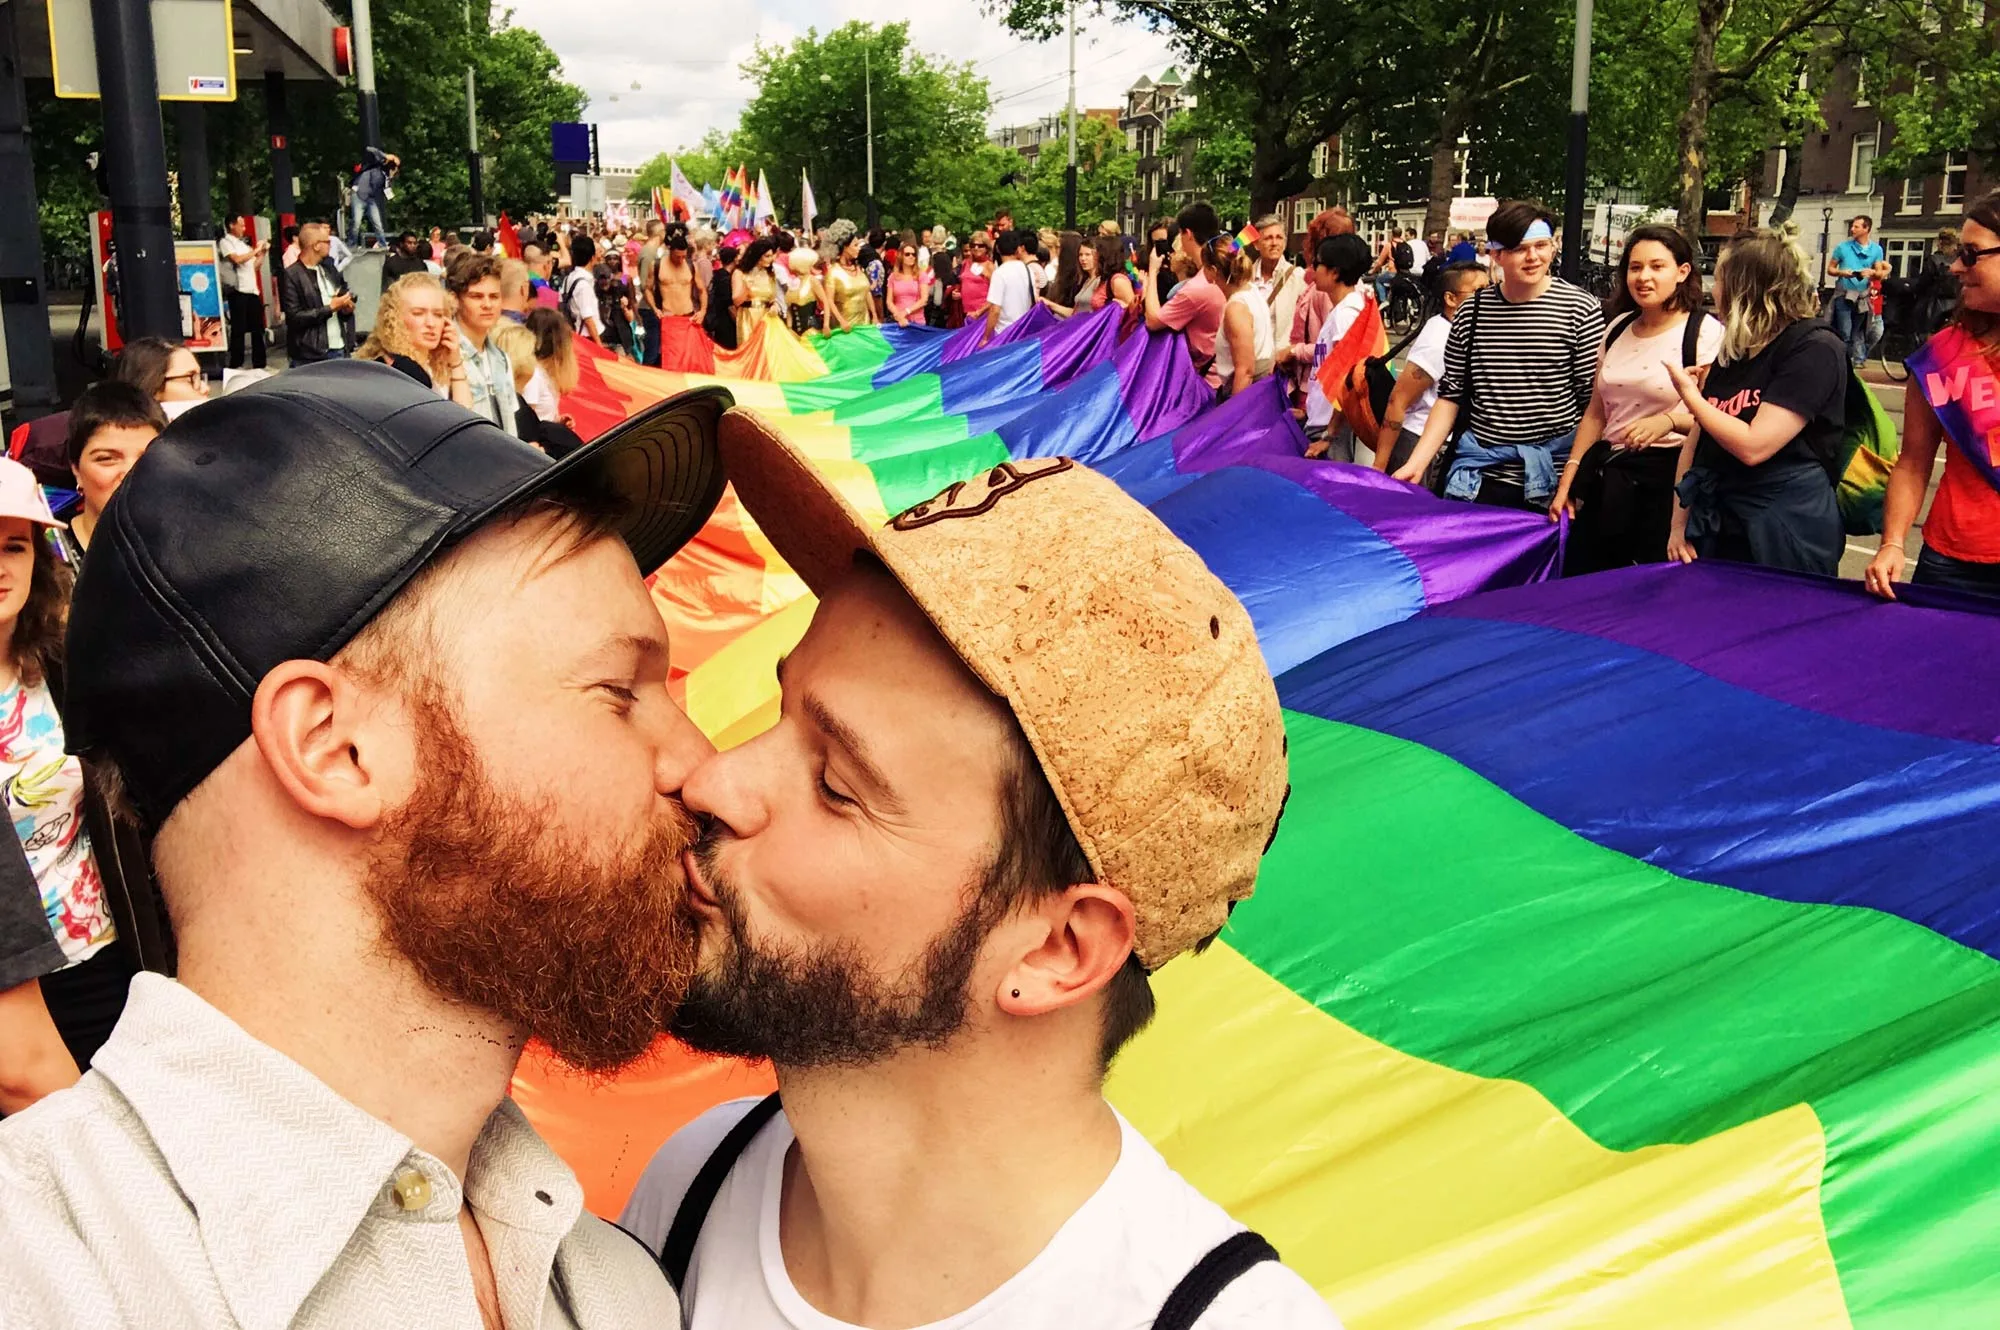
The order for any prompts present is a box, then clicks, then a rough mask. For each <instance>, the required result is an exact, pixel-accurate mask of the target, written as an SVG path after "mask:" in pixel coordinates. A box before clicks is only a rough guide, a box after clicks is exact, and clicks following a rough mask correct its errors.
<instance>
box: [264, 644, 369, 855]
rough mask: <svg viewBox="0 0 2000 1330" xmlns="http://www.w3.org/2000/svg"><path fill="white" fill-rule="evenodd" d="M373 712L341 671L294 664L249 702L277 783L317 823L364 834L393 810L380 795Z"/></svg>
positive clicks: (269, 679) (274, 674)
mask: <svg viewBox="0 0 2000 1330" xmlns="http://www.w3.org/2000/svg"><path fill="white" fill-rule="evenodd" d="M373 710H374V708H373V707H371V706H370V705H369V703H368V699H367V698H366V697H364V696H363V694H362V691H361V690H360V689H359V688H358V687H357V686H356V684H355V682H354V681H353V680H352V679H351V678H349V677H348V676H347V675H346V674H344V673H343V672H342V671H341V670H340V669H339V668H338V667H336V666H333V665H329V664H325V663H323V662H321V661H316V660H288V661H285V662H284V663H283V664H281V665H279V666H278V667H277V668H275V669H273V670H272V671H271V672H270V673H268V674H266V675H265V676H264V679H263V682H261V683H259V684H258V685H257V693H256V696H255V697H253V698H252V699H251V702H250V734H251V737H252V738H253V739H254V740H255V741H256V743H257V751H258V753H259V754H261V755H262V757H263V759H264V764H265V766H267V767H269V768H270V771H271V775H272V778H273V779H275V780H276V781H277V782H278V784H279V786H280V787H282V788H283V789H284V791H285V793H286V794H287V795H289V796H290V797H291V799H292V801H293V802H294V803H296V804H297V805H298V806H299V807H300V808H301V809H303V810H304V811H305V812H307V813H310V814H311V815H312V816H314V817H321V818H326V819H327V820H329V821H332V822H338V823H341V824H342V825H345V826H348V827H351V828H353V829H355V830H357V831H362V830H366V829H368V828H370V827H373V826H375V825H376V824H377V823H378V822H380V821H381V819H382V816H383V814H384V813H385V812H386V811H387V810H388V809H389V808H390V807H391V806H392V802H391V799H390V797H389V796H388V795H387V793H386V792H385V791H384V790H383V788H382V775H383V773H382V771H381V769H380V760H379V759H380V756H381V755H380V754H379V753H378V752H377V751H376V745H377V743H378V742H379V738H378V736H377V735H374V734H370V733H369V732H368V731H369V730H370V729H371V726H370V725H369V724H368V722H369V720H370V719H371V716H372V714H373Z"/></svg>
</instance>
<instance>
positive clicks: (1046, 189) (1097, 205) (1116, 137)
mask: <svg viewBox="0 0 2000 1330" xmlns="http://www.w3.org/2000/svg"><path fill="white" fill-rule="evenodd" d="M1138 163H1139V158H1138V155H1137V154H1136V153H1134V152H1133V151H1132V150H1131V149H1129V148H1127V147H1126V146H1125V135H1124V133H1123V132H1122V131H1121V130H1120V129H1119V128H1118V126H1117V125H1116V124H1115V123H1107V122H1105V121H1103V120H1097V119H1093V118H1091V117H1089V116H1082V117H1079V118H1078V120H1077V122H1076V219H1077V225H1078V226H1079V227H1081V228H1082V229H1084V230H1089V229H1090V227H1091V226H1092V225H1093V224H1094V223H1096V222H1098V221H1099V220H1101V219H1103V218H1106V217H1116V216H1117V215H1118V204H1119V200H1120V199H1121V198H1123V197H1124V194H1125V192H1126V191H1127V190H1129V189H1131V188H1132V184H1133V181H1134V180H1136V179H1137V177H1138V174H1139V166H1138ZM1017 169H1018V168H1017ZM1068 172H1069V132H1068V126H1067V125H1065V126H1064V129H1063V132H1062V133H1061V134H1059V135H1057V136H1056V137H1054V138H1048V139H1043V140H1042V141H1041V143H1040V144H1039V145H1038V147H1037V150H1036V153H1035V160H1034V164H1033V165H1032V166H1031V167H1029V168H1028V170H1027V172H1026V174H1025V175H1023V176H1022V177H1021V178H1020V179H1019V180H1018V181H1017V183H1016V185H1015V193H1014V199H1013V202H1012V204H1011V205H1010V206H1011V207H1012V209H1013V213H1014V220H1015V222H1016V223H1018V224H1019V225H1021V226H1033V227H1043V226H1061V225H1062V224H1063V185H1064V180H1065V177H1066V176H1067V175H1068Z"/></svg>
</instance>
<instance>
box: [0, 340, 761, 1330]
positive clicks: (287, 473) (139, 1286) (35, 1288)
mask: <svg viewBox="0 0 2000 1330" xmlns="http://www.w3.org/2000/svg"><path fill="white" fill-rule="evenodd" d="M728 401H729V398H728V396H727V394H725V393H722V392H720V391H718V390H713V389H710V390H705V391H703V392H701V393H695V394H688V395H686V396H684V397H681V398H678V399H674V400H672V401H669V402H666V403H663V404H661V406H660V407H658V408H656V409H655V410H653V411H651V412H649V413H647V414H645V415H644V416H641V417H638V418H635V419H634V420H633V421H631V422H629V423H628V424H627V425H626V426H623V427H621V428H620V429H619V430H617V431H614V432H613V433H612V434H611V435H607V436H605V437H604V438H602V439H599V440H598V441H597V442H595V443H594V444H593V445H591V446H590V447H588V448H585V449H583V450H582V451H580V452H578V453H576V454H574V455H572V456H571V457H569V458H567V459H565V460H564V461H563V462H561V463H552V462H550V461H549V460H548V459H547V458H546V457H544V456H543V455H542V454H541V453H539V452H537V451H535V450H533V449H531V448H528V447H527V446H525V445H523V444H521V443H520V442H518V441H517V440H515V439H513V438H512V437H510V436H509V435H507V434H505V433H503V432H502V431H501V430H499V429H498V428H497V427H495V426H493V425H492V424H490V423H489V422H486V421H482V420H479V419H477V418H475V417H473V416H472V415H470V414H468V413H467V412H465V411H464V410H462V409H461V408H459V407H457V406H454V405H452V404H451V403H450V402H446V401H444V400H442V399H440V398H438V397H436V396H435V395H433V394H431V393H428V392H425V391H423V390H422V389H419V388H418V387H416V386H415V385H414V384H411V383H410V382H409V381H408V380H406V379H404V378H403V377H402V376H400V375H397V374H395V373H393V372H390V371H388V370H386V369H383V368H381V367H378V366H373V365H368V364H363V363H340V364H329V365H325V366H315V367H312V368H309V369H305V370H298V371H293V372H292V373H289V374H285V375H282V376H279V377H278V378H275V379H272V380H269V381H268V382H266V383H263V384H260V385H258V386H257V387H255V388H252V389H249V390H247V391H245V392H241V393H238V394H235V395H234V396H231V397H227V398H224V399H222V400H220V401H217V402H215V403H212V404H210V405H209V406H206V407H204V408H202V409H201V410H200V411H194V412H190V413H188V415H186V416H184V417H183V418H182V419H181V420H180V421H179V422H177V423H176V424H175V425H174V426H173V427H171V428H169V429H168V430H167V431H166V432H165V433H164V434H162V435H161V436H160V437H159V438H158V439H157V440H155V442H154V444H153V446H152V447H151V448H150V449H149V450H148V454H147V457H146V458H145V459H143V465H140V466H136V467H134V468H133V471H132V474H131V475H130V476H129V477H128V478H127V479H126V481H125V484H124V485H123V487H122V488H121V489H120V492H119V495H118V499H117V502H116V503H114V504H112V505H111V506H109V507H108V508H107V509H106V511H105V514H104V517H103V519H102V521H101V523H100V525H99V528H98V539H97V540H95V541H93V542H92V545H93V548H92V553H91V563H90V566H89V571H88V572H87V573H86V574H85V575H84V577H83V579H82V581H81V583H80V585H79V586H78V587H77V590H76V596H75V602H74V605H73V608H72V610H71V617H70V625H69V644H68V661H67V680H66V682H67V685H68V693H67V698H66V701H67V706H68V710H67V714H66V717H65V719H66V722H67V734H68V739H69V742H70V744H71V745H72V748H73V750H74V751H77V752H80V753H82V754H84V755H85V756H86V757H87V758H89V759H93V760H94V761H95V762H96V763H97V764H98V766H99V768H100V769H101V770H104V771H106V772H108V773H110V774H112V775H113V776H115V778H116V779H115V784H116V787H117V788H118V790H119V791H120V792H121V793H122V800H123V802H124V803H126V804H127V805H128V806H129V808H130V809H131V811H132V812H133V814H134V815H135V816H136V817H137V819H138V821H139V823H140V825H141V826H142V827H143V828H144V829H146V830H147V831H149V832H152V833H153V834H154V835H155V840H154V859H155V862H156V865H157V869H158V879H159V883H160V889H161V893H162V895H163V897H164V901H165V906H166V910H167V914H168V916H169V917H170V919H171V921H172V924H173V929H174V933H175V936H176V940H177V942H178V946H179V958H180V966H179V978H178V982H175V981H173V980H169V979H166V978H164V977H161V976H158V975H153V974H142V975H140V976H139V977H138V978H137V979H136V980H135V981H134V983H133V985H132V992H131V997H130V1001H129V1002H128V1004H127V1006H126V1008H125V1012H124V1016H123V1018H122V1019H121V1021H120V1022H119V1024H118V1026H117V1028H116V1029H115V1030H114V1031H113V1033H112V1035H111V1037H110V1040H109V1042H107V1043H106V1044H105V1046H104V1048H103V1050H102V1051H101V1052H100V1053H99V1054H98V1055H97V1057H96V1058H95V1059H94V1061H93V1064H92V1070H91V1071H90V1072H89V1073H88V1074H87V1075H85V1076H84V1077H83V1079H82V1080H81V1081H80V1082H79V1083H78V1084H77V1085H76V1086H75V1087H73V1088H71V1089H68V1090H64V1091H61V1092H59V1093H57V1094H54V1095H51V1096H49V1097H48V1098H46V1099H44V1100H43V1101H42V1102H40V1103H39V1104H37V1105H35V1106H34V1107H33V1108H32V1109H30V1110H28V1111H27V1112H24V1113H21V1114H20V1115H18V1116H16V1117H13V1118H10V1119H8V1120H7V1121H6V1122H4V1123H0V1251H5V1252H6V1253H7V1256H6V1259H5V1261H4V1262H0V1321H5V1322H7V1323H8V1324H16V1323H19V1324H26V1325H77V1326H82V1325H91V1326H110V1325H145V1326H148V1327H170V1328H172V1327H190V1328H193V1327H212V1326H218V1325H241V1326H270V1327H277V1326H327V1327H346V1326H362V1325H391V1324H394V1325H422V1326H431V1327H464V1328H465V1330H476V1328H477V1327H486V1328H487V1330H495V1328H497V1327H506V1330H530V1328H531V1327H606V1330H610V1328H611V1327H618V1328H620V1330H623V1327H631V1326H674V1325H676V1324H677V1315H676V1311H677V1309H676V1305H675V1300H674V1297H673V1294H672V1292H671V1291H670V1289H669V1287H668V1285H667V1283H666V1281H665V1280H664V1279H662V1278H661V1276H660V1274H659V1271H658V1270H657V1268H656V1267H655V1266H654V1265H653V1263H652V1261H651V1259H650V1257H649V1256H648V1255H647V1253H646V1252H645V1250H644V1249H643V1248H642V1247H640V1246H639V1245H638V1244H637V1243H635V1242H634V1241H632V1239H631V1238H629V1237H627V1236H626V1235H624V1234H622V1233H620V1232H618V1231H617V1230H616V1229H615V1228H613V1227H612V1226H610V1225H608V1224H605V1223H603V1222H602V1221H600V1220H598V1219H596V1218H594V1217H592V1216H590V1215H588V1214H586V1213H584V1211H583V1204H582V1191H581V1188H580V1187H579V1186H578V1184H577V1181H576V1179H575V1177H574V1175H573V1174H572V1173H571V1172H570V1170H569V1169H568V1167H567V1166H565V1165H564V1164H563V1163H562V1161H561V1160H559V1159H558V1158H556V1156H555V1155H554V1153H553V1152H551V1151H550V1150H549V1148H548V1147H547V1146H546V1145H544V1144H543V1143H542V1141H541V1140H540V1138H539V1137H537V1136H536V1134H535V1132H534V1131H533V1129H532V1128H531V1127H529V1126H528V1124H527V1122H526V1120H525V1119H524V1118H523V1117H522V1115H521V1113H520V1111H519V1110H518V1109H517V1108H515V1107H514V1105H513V1103H512V1102H511V1101H510V1100H509V1099H508V1098H507V1090H508V1084H509V1081H510V1078H511V1077H512V1075H513V1072H514V1065H515V1062H516V1060H517V1058H518V1057H519V1055H520V1052H521V1048H522V1045H523V1043H524V1042H525V1041H526V1040H527V1039H528V1038H530V1037H531V1036H538V1037H540V1038H542V1039H545V1040H547V1041H548V1043H549V1044H550V1045H551V1046H552V1047H553V1048H554V1049H555V1051H556V1052H557V1053H558V1054H560V1055H561V1056H563V1057H565V1058H567V1059H569V1060H570V1061H571V1062H573V1063H576V1064H577V1065H579V1066H582V1067H586V1068H611V1067H615V1066H617V1065H619V1064H621V1063H623V1062H626V1061H628V1060H630V1059H631V1058H633V1057H635V1056H637V1055H638V1054H639V1053H640V1052H642V1051H643V1050H644V1049H645V1048H646V1047H647V1046H648V1044H649V1043H650V1041H651V1040H652V1038H653V1037H654V1035H655V1034H656V1032H657V1031H658V1030H659V1029H660V1028H661V1026H662V1024H663V1022H664V1021H665V1020H666V1018H667V1016H668V1014H669V1013H670V1012H671V1010H672V1008H673V1006H674V1004H675V1002H676V1000H677V998H678V997H679V994H680V991H681V989H682V987H683V986H684V984H685V981H686V977H687V975H688V973H689V970H690V968H691V965H692V960H693V933H692V930H691V929H690V927H689V925H688V923H687V921H686V918H685V914H684V911H683V909H682V895H683V890H684V888H683V877H682V874H681V871H680V863H681V857H682V853H683V851H684V850H685V848H686V847H687V845H688V844H689V842H690V839H691V835H692V830H693V828H692V824H691V822H690V820H689V818H688V816H687V814H686V812H685V811H684V810H683V809H682V807H681V805H680V801H679V797H678V796H679V791H680V786H681V782H682V779H683V777H684V776H685V775H686V774H687V772H688V771H689V770H691V769H692V767H693V766H694V764H695V763H696V762H698V761H699V760H700V759H702V758H703V757H704V756H706V755H707V754H708V753H709V752H710V751H711V750H710V749H709V747H708V744H707V743H706V741H705V740H703V738H702V737H701V735H700V733H699V732H698V731H697V730H696V729H695V728H694V727H693V726H692V725H691V724H690V723H689V722H688V720H687V718H686V717H685V716H684V715H682V714H681V712H680V711H679V709H678V708H677V707H676V706H675V705H674V703H673V702H672V701H671V700H670V698H669V697H668V694H667V677H668V661H667V654H668V642H667V638H666V634H665V631H664V629H663V627H662V624H661V621H660V618H659V615H658V613H657V612H656V611H655V610H654V609H653V606H652V603H651V601H650V599H649V597H648V595H647V592H646V588H645V585H644V583H643V581H642V580H641V574H642V573H646V572H651V571H652V570H653V569H655V568H656V567H658V566H659V565H660V564H661V563H662V562H663V561H664V560H665V559H667V558H668V557H669V556H670V555H671V554H672V553H673V552H674V551H675V550H676V549H678V548H679V547H680V545H681V544H682V543H683V542H685V541H686V540H687V539H688V537H689V536H691V535H692V534H693V533H694V531H695V530H696V529H697V528H698V527H699V526H700V525H701V523H702V522H703V520H705V518H706V517H707V515H708V513H709V512H710V511H711V509H712V508H713V506H714V504H715V502H716V500H717V498H718V497H719V495H720V492H721V488H722V477H721V473H720V469H719V466H718V462H717V457H716V449H715V429H716V422H717V420H718V418H719V416H720V415H721V412H722V410H723V409H724V407H725V406H726V405H727V403H728Z"/></svg>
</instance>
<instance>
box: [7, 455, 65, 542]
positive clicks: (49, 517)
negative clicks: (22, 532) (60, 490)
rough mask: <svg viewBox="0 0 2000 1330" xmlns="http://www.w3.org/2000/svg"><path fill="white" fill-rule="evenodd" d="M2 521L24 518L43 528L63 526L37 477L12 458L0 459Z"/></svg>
mask: <svg viewBox="0 0 2000 1330" xmlns="http://www.w3.org/2000/svg"><path fill="white" fill-rule="evenodd" d="M0 517H20V518H25V519H27V520H28V521H30V522H34V523H36V524H38V525H40V526H61V525H62V523H60V522H58V521H56V515H55V514H54V513H52V512H50V511H49V496H48V495H46V494H44V493H42V486H41V483H40V482H39V481H37V480H36V479H35V473H34V472H32V471H30V470H28V468H27V467H25V466H22V465H21V464H20V463H19V462H17V461H15V460H14V459H13V458H11V457H0Z"/></svg>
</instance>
